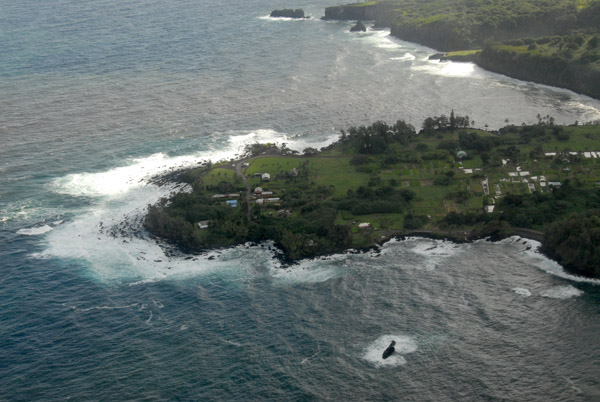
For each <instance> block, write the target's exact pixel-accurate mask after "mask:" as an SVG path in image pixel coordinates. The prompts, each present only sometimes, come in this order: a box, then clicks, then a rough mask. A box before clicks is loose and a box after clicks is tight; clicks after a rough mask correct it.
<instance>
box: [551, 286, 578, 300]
mask: <svg viewBox="0 0 600 402" xmlns="http://www.w3.org/2000/svg"><path fill="white" fill-rule="evenodd" d="M582 294H583V291H582V290H579V289H577V288H576V287H574V286H571V285H567V286H555V287H553V288H550V289H546V290H543V291H541V292H540V296H543V297H548V298H550V299H563V300H565V299H570V298H571V297H578V296H581V295H582Z"/></svg>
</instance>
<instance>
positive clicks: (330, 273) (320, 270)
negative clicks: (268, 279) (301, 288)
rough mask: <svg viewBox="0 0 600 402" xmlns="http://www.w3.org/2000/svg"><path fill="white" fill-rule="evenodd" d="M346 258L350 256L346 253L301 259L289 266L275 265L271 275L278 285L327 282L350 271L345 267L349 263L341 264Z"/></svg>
mask: <svg viewBox="0 0 600 402" xmlns="http://www.w3.org/2000/svg"><path fill="white" fill-rule="evenodd" d="M346 258H348V256H347V255H346V254H335V255H332V256H329V257H326V258H315V259H311V260H304V261H300V262H299V263H298V264H295V265H292V266H291V267H287V268H282V267H280V266H277V265H273V266H272V270H271V275H272V277H273V280H274V281H275V283H276V284H278V285H294V284H297V283H320V282H325V281H328V280H330V279H335V278H339V277H341V276H343V275H345V274H346V273H347V272H348V271H347V269H344V268H343V267H344V266H347V265H349V264H340V261H344V260H345V259H346Z"/></svg>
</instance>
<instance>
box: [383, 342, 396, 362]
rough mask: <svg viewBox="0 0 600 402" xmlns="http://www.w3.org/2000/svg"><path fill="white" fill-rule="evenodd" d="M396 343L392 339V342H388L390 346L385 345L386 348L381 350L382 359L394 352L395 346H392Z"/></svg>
mask: <svg viewBox="0 0 600 402" xmlns="http://www.w3.org/2000/svg"><path fill="white" fill-rule="evenodd" d="M395 345H396V341H392V343H390V346H388V347H387V349H386V350H384V351H383V356H381V357H383V358H384V359H387V358H388V357H390V356H391V355H393V354H394V352H395V351H396V348H395V347H394V346H395Z"/></svg>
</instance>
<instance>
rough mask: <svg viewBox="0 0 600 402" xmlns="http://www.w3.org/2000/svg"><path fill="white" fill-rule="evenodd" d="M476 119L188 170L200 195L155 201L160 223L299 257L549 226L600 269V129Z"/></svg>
mask: <svg viewBox="0 0 600 402" xmlns="http://www.w3.org/2000/svg"><path fill="white" fill-rule="evenodd" d="M471 124H472V122H471V121H470V120H469V118H468V116H458V115H455V114H454V113H453V112H452V113H451V114H450V116H445V115H442V116H435V117H430V118H427V119H426V120H425V121H424V122H423V125H422V129H421V130H420V131H419V132H418V133H417V131H416V130H415V128H414V127H412V126H410V125H408V124H406V123H405V122H404V121H402V120H400V121H397V122H396V123H394V124H387V123H384V122H376V123H374V124H372V125H370V126H361V127H351V128H349V129H348V130H345V131H342V132H341V135H340V138H339V141H338V142H336V143H335V144H333V145H331V146H329V147H327V148H324V149H322V150H320V151H319V150H316V149H312V148H307V149H305V150H304V152H303V154H298V153H295V152H293V151H290V150H289V149H287V148H285V147H284V148H281V147H276V146H274V145H260V144H254V145H253V146H251V147H249V149H248V151H249V155H248V157H246V158H245V159H243V160H241V161H237V162H235V163H234V165H235V166H236V168H234V167H233V166H232V163H231V162H228V163H222V164H216V165H208V166H202V167H198V168H195V169H190V170H187V171H184V172H182V173H181V174H180V175H179V179H178V180H179V181H182V182H185V183H188V184H189V185H190V188H191V191H190V192H182V193H179V194H175V195H173V196H171V197H170V198H169V199H163V200H161V202H159V203H158V204H157V205H154V206H151V207H150V208H149V211H148V215H147V218H146V227H147V229H148V230H149V231H150V232H151V233H153V234H154V235H156V236H158V237H161V238H164V239H166V240H167V241H169V242H171V243H173V244H176V245H178V246H180V247H181V248H183V249H185V250H190V251H201V250H206V249H210V248H215V247H224V246H229V245H234V244H240V243H244V242H247V241H262V240H273V241H274V242H275V243H276V245H277V246H278V247H279V248H280V249H281V250H282V251H283V253H284V256H285V257H286V258H287V259H289V260H297V259H300V258H306V257H312V256H316V255H322V254H328V253H332V252H339V251H343V250H346V249H348V248H363V247H369V246H373V245H374V244H376V243H378V242H380V241H382V240H385V239H388V238H390V237H391V236H396V235H403V234H408V233H414V232H415V231H417V232H418V233H420V234H425V235H432V236H433V235H436V236H442V237H449V238H452V239H455V240H461V241H464V240H469V239H473V238H479V237H483V236H488V235H492V236H496V237H504V236H508V235H511V234H514V233H523V232H522V231H521V230H525V229H526V230H528V231H529V232H528V233H529V234H533V235H535V234H536V233H537V235H536V236H537V238H539V239H540V240H542V238H543V233H544V232H546V238H545V240H544V244H545V246H546V252H547V253H548V254H549V255H552V256H553V257H554V258H556V259H557V260H559V261H561V262H563V263H564V264H565V266H566V267H568V268H569V269H572V270H573V271H575V272H578V273H582V274H586V275H596V276H598V275H600V272H598V264H597V263H596V261H597V259H594V258H595V256H596V255H597V254H598V252H599V250H598V248H599V247H600V242H599V241H596V240H597V238H598V235H599V234H598V230H599V229H598V227H597V224H598V222H600V218H598V217H599V215H598V211H600V188H599V183H600V125H587V126H573V127H562V126H555V125H554V124H553V119H552V118H551V117H548V116H546V117H542V116H539V121H538V123H537V124H535V125H532V126H513V125H508V126H506V127H505V128H503V129H502V130H500V132H498V133H492V132H487V131H484V130H477V129H472V128H469V126H470V125H471ZM242 166H243V167H242ZM236 169H239V170H238V174H236ZM264 173H269V175H270V178H269V179H268V180H265V179H264V178H263V177H262V174H264ZM242 176H243V178H242ZM244 179H245V180H246V181H247V185H246V184H245V183H244ZM258 187H260V189H257V188H258ZM228 200H229V202H230V203H229V204H228V203H227V201H228ZM231 200H236V201H237V205H232V204H231V202H232V201H231ZM234 204H235V203H234ZM579 215H585V216H586V217H587V218H586V219H579V220H575V221H573V217H574V216H579ZM361 224H363V225H361ZM594 225H596V226H594ZM201 226H202V227H201ZM548 228H551V229H550V230H548ZM577 242H579V244H580V245H581V246H582V247H585V250H584V249H582V248H581V247H580V248H578V247H574V246H573V244H577ZM578 253H581V254H578ZM583 262H584V263H583Z"/></svg>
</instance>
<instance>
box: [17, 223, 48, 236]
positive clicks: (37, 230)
mask: <svg viewBox="0 0 600 402" xmlns="http://www.w3.org/2000/svg"><path fill="white" fill-rule="evenodd" d="M52 229H53V228H52V227H50V226H49V225H43V226H36V227H33V228H26V229H19V230H17V234H20V235H25V236H38V235H41V234H44V233H48V232H49V231H51V230H52Z"/></svg>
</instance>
